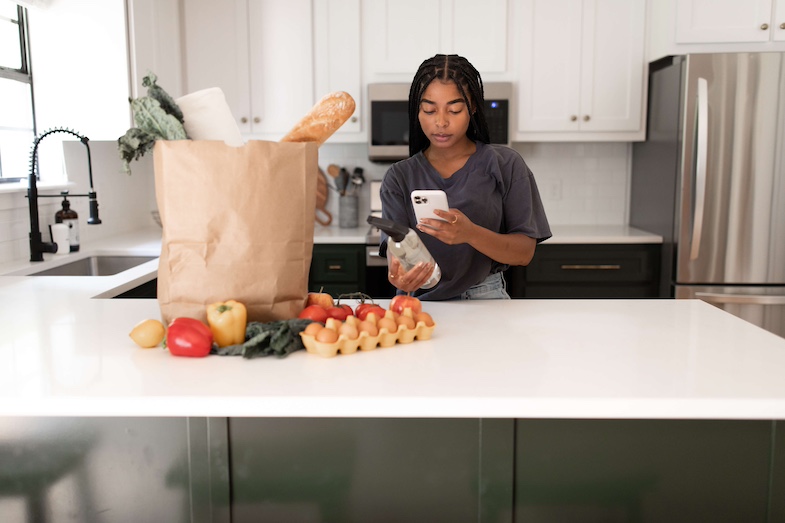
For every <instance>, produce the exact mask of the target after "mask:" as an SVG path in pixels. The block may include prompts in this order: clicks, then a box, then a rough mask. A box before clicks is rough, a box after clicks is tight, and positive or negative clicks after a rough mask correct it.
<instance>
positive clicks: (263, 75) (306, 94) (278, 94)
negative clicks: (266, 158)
mask: <svg viewBox="0 0 785 523" xmlns="http://www.w3.org/2000/svg"><path fill="white" fill-rule="evenodd" d="M312 19H313V18H312V11H311V1H310V0H287V1H286V2H281V1H279V0H248V24H249V32H248V33H249V34H248V42H249V50H248V59H249V62H248V63H247V64H246V65H247V67H248V69H249V70H250V71H251V82H250V100H251V114H250V116H251V123H252V126H251V133H252V134H253V135H255V136H256V137H257V138H267V139H272V140H277V139H279V138H281V136H283V135H284V134H286V132H288V131H289V130H290V129H291V128H292V127H293V126H294V124H296V123H297V122H298V121H299V119H300V118H301V117H302V116H304V115H305V114H306V113H307V112H308V111H309V110H310V109H311V107H312V106H313V104H314V93H313V89H314V83H313V52H312V49H313V30H312V29H313V26H312ZM260 135H262V136H260Z"/></svg>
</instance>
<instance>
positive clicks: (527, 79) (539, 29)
mask: <svg viewBox="0 0 785 523" xmlns="http://www.w3.org/2000/svg"><path fill="white" fill-rule="evenodd" d="M582 5H583V2H582V1H581V0H524V1H522V2H521V3H520V5H519V9H520V10H521V12H520V17H519V21H520V30H519V31H520V35H521V36H520V38H521V39H522V41H521V48H520V53H521V62H520V65H521V67H520V96H519V104H520V105H519V112H518V129H519V130H520V131H522V132H527V131H577V130H578V129H579V125H580V124H579V122H578V115H579V113H580V88H581V87H580V78H581V32H582V29H581V26H582V12H581V11H582Z"/></svg>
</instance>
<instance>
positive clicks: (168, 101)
mask: <svg viewBox="0 0 785 523" xmlns="http://www.w3.org/2000/svg"><path fill="white" fill-rule="evenodd" d="M157 80H158V77H157V76H156V75H155V73H147V76H145V77H144V78H142V85H143V86H144V87H147V96H149V97H150V98H154V99H156V100H158V103H160V104H161V107H162V108H163V110H164V111H166V113H167V114H171V115H172V116H174V117H175V118H177V120H178V121H179V122H180V123H185V120H184V119H183V112H182V111H181V110H180V108H179V107H178V106H177V103H176V102H175V101H174V98H172V97H171V96H169V93H167V92H166V91H164V90H163V88H162V87H161V86H159V85H158V84H156V83H155V82H156V81H157Z"/></svg>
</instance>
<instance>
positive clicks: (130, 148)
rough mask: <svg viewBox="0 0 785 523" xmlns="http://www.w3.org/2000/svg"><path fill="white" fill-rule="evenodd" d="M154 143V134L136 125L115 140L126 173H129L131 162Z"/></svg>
mask: <svg viewBox="0 0 785 523" xmlns="http://www.w3.org/2000/svg"><path fill="white" fill-rule="evenodd" d="M153 145H155V136H153V135H152V134H150V133H148V132H146V131H143V130H141V129H139V128H137V127H131V128H130V129H128V130H127V131H126V132H125V134H124V135H123V136H121V137H120V138H119V139H118V140H117V149H118V150H119V151H120V158H121V159H122V160H123V168H124V170H125V172H126V173H128V174H130V173H131V162H132V161H134V160H138V159H139V158H141V157H142V156H143V155H144V153H146V152H147V151H149V150H150V149H152V148H153Z"/></svg>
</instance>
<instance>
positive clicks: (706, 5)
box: [647, 0, 785, 60]
mask: <svg viewBox="0 0 785 523" xmlns="http://www.w3.org/2000/svg"><path fill="white" fill-rule="evenodd" d="M648 33H649V46H648V47H649V52H648V57H647V58H648V59H649V60H656V59H657V58H661V57H663V56H667V55H674V54H687V53H734V52H758V51H785V0H656V1H653V2H650V3H649V23H648Z"/></svg>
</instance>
